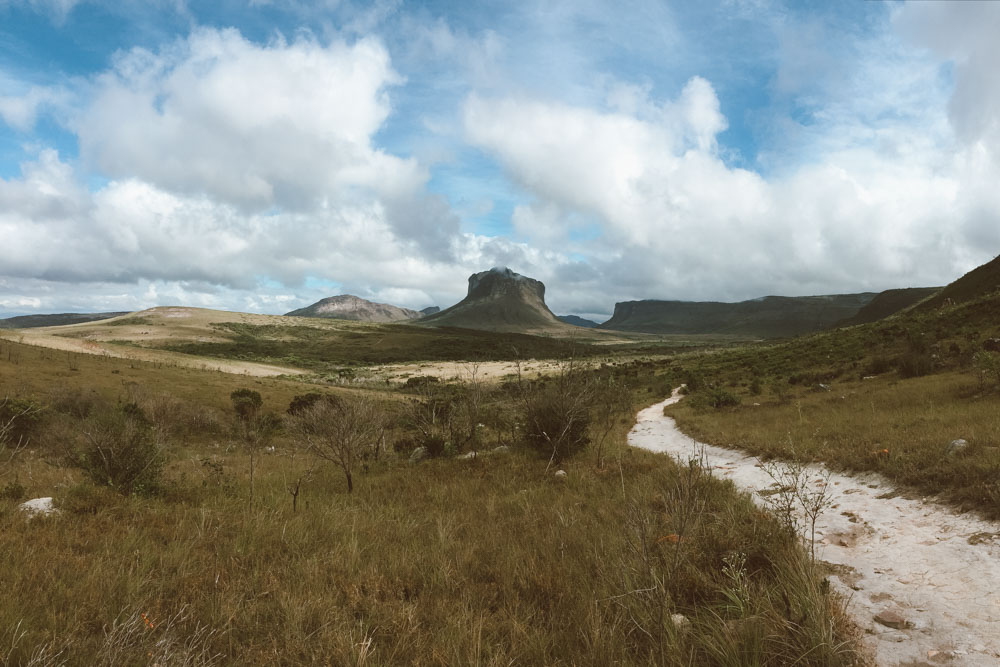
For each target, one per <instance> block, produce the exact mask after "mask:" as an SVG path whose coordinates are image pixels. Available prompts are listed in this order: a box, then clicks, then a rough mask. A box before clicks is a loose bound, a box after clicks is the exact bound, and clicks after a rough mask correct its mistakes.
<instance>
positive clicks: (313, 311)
mask: <svg viewBox="0 0 1000 667" xmlns="http://www.w3.org/2000/svg"><path fill="white" fill-rule="evenodd" d="M285 315H286V316H291V317H325V318H328V319H333V320H355V321H358V322H400V321H402V320H413V319H416V318H418V317H420V313H418V312H417V311H415V310H410V309H409V308H400V307H399V306H391V305H389V304H387V303H374V302H372V301H367V300H365V299H362V298H360V297H356V296H353V295H351V294H341V295H340V296H331V297H327V298H325V299H320V300H319V301H317V302H316V303H314V304H312V305H311V306H306V307H305V308H299V309H298V310H293V311H292V312H290V313H285Z"/></svg>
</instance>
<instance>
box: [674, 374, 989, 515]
mask: <svg viewBox="0 0 1000 667" xmlns="http://www.w3.org/2000/svg"><path fill="white" fill-rule="evenodd" d="M828 386H829V391H826V390H822V389H816V388H812V387H810V388H808V389H802V388H796V389H789V390H787V392H786V393H785V394H784V395H783V396H782V398H780V399H779V398H777V397H775V396H773V395H764V396H753V395H751V394H749V393H746V392H744V393H743V396H742V401H741V402H740V405H739V406H738V407H735V408H728V409H720V410H711V409H698V408H697V407H696V406H694V405H690V404H686V403H687V402H686V401H682V402H681V403H680V404H678V405H676V406H674V407H672V408H671V415H673V416H674V417H676V419H677V422H678V425H679V426H680V428H681V430H682V431H684V432H685V433H687V434H689V435H690V436H692V437H693V438H695V439H697V440H700V441H701V442H706V443H710V444H714V445H720V446H723V447H737V448H740V449H743V450H746V451H748V452H751V453H753V454H756V455H758V456H761V457H765V458H769V457H777V458H798V459H800V460H822V461H825V462H827V463H829V464H831V465H832V466H834V467H836V468H839V469H843V470H851V471H874V472H878V473H880V474H882V475H885V476H886V477H888V478H889V479H891V480H893V481H894V482H897V483H899V484H902V485H904V486H906V487H910V488H912V489H914V490H916V491H919V492H920V493H921V494H924V495H939V496H940V497H941V498H942V499H944V500H946V501H948V502H951V503H953V504H955V505H957V506H958V507H959V508H961V509H976V510H979V511H981V512H983V513H984V514H985V515H986V516H988V517H990V518H1000V394H998V393H997V392H996V391H985V392H981V391H980V390H979V385H978V384H977V382H976V380H975V379H973V378H971V377H970V376H969V374H968V373H957V372H949V373H939V374H934V375H929V376H926V377H919V378H912V379H905V380H900V379H898V378H894V377H892V376H889V377H883V378H876V379H871V380H856V379H850V380H846V381H833V382H831V383H830V384H829V385H828ZM733 391H737V390H735V389H734V390H733ZM737 393H739V392H738V391H737ZM958 439H964V440H966V441H967V443H968V446H967V447H966V448H964V449H962V450H961V451H949V445H950V443H951V442H953V441H954V440H958Z"/></svg>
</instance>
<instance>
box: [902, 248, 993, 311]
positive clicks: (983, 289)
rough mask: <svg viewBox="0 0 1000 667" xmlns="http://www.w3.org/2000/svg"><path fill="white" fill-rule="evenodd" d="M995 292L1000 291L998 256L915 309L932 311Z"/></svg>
mask: <svg viewBox="0 0 1000 667" xmlns="http://www.w3.org/2000/svg"><path fill="white" fill-rule="evenodd" d="M997 290H1000V256H998V257H995V258H993V259H992V260H990V261H989V262H987V263H985V264H983V265H982V266H980V267H977V268H975V269H973V270H972V271H969V272H968V273H966V274H965V275H964V276H962V277H961V278H959V279H958V280H956V281H955V282H953V283H951V284H950V285H948V286H947V287H945V288H944V289H942V290H941V291H940V292H938V293H937V294H935V295H934V296H933V297H932V298H930V299H928V300H927V301H925V302H923V303H921V304H920V305H919V306H917V309H918V310H932V309H935V308H940V307H941V306H946V305H952V304H959V303H964V302H966V301H971V300H972V299H975V298H976V297H980V296H985V295H987V294H990V293H992V292H996V291H997Z"/></svg>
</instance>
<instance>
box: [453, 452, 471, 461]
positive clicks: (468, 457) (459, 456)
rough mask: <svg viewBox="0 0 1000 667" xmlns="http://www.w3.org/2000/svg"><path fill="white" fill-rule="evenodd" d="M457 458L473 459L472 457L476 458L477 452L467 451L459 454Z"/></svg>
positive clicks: (463, 459)
mask: <svg viewBox="0 0 1000 667" xmlns="http://www.w3.org/2000/svg"><path fill="white" fill-rule="evenodd" d="M455 458H456V459H460V460H462V461H471V460H472V459H474V458H476V452H466V453H464V454H459V455H458V456H456V457H455Z"/></svg>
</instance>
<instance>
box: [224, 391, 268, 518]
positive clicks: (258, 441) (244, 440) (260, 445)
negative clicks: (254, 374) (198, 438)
mask: <svg viewBox="0 0 1000 667" xmlns="http://www.w3.org/2000/svg"><path fill="white" fill-rule="evenodd" d="M229 400H231V401H232V403H233V409H234V410H235V411H236V417H237V419H236V429H235V430H236V438H237V439H238V440H239V442H240V445H241V446H242V447H243V449H244V450H245V451H246V453H247V455H248V456H249V457H250V498H249V501H248V505H249V507H250V509H253V478H254V470H255V469H256V463H257V460H256V457H257V453H258V452H259V451H260V450H262V449H264V447H266V446H267V445H268V443H270V442H271V439H272V438H274V434H275V433H276V432H277V430H278V426H279V424H280V422H279V421H278V418H277V417H275V416H274V415H272V414H269V413H265V412H262V411H261V408H262V407H263V405H264V401H263V399H262V398H261V397H260V393H258V392H256V391H254V390H252V389H237V390H236V391H234V392H233V393H231V394H230V395H229Z"/></svg>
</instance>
